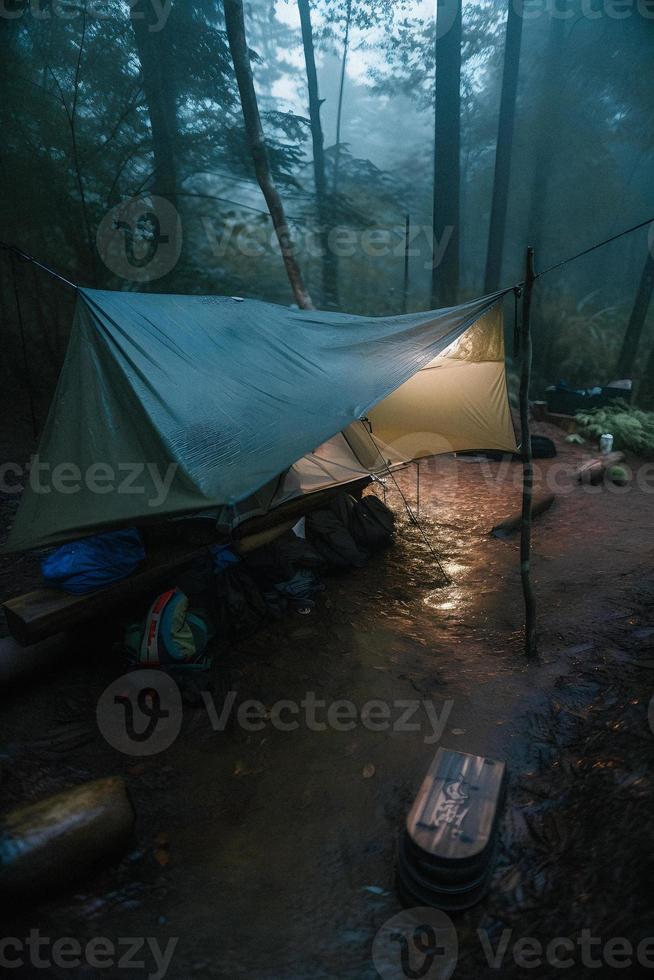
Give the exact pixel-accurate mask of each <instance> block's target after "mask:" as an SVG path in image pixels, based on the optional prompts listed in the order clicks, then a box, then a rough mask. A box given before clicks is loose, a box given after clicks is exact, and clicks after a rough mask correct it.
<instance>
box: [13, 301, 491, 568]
mask: <svg viewBox="0 0 654 980" xmlns="http://www.w3.org/2000/svg"><path fill="white" fill-rule="evenodd" d="M497 301H498V296H495V297H486V298H484V299H479V300H475V301H474V302H470V303H467V304H464V305H462V306H459V307H457V308H454V309H450V310H441V311H437V312H429V313H416V314H408V315H406V316H396V317H383V318H381V317H358V316H348V315H345V314H338V313H317V312H304V311H298V310H290V309H287V308H285V307H280V306H274V305H272V304H269V303H262V302H258V301H256V300H238V299H235V298H229V297H213V296H168V295H153V294H140V293H130V292H104V291H96V290H80V294H79V301H78V306H77V312H76V316H75V322H74V325H73V331H72V335H71V339H70V344H69V348H68V352H67V355H66V359H65V363H64V366H63V370H62V373H61V377H60V380H59V384H58V387H57V391H56V393H55V397H54V400H53V404H52V407H51V410H50V413H49V416H48V420H47V423H46V426H45V430H44V432H43V436H42V438H41V442H40V447H39V450H38V459H37V461H36V463H35V465H33V467H32V471H31V476H30V480H29V481H28V485H27V487H26V489H25V492H24V494H23V498H22V500H21V504H20V508H19V512H18V515H17V518H16V521H15V524H14V526H13V528H12V531H11V534H10V538H9V541H8V544H7V548H6V549H5V550H9V551H16V550H26V549H29V548H36V547H40V546H45V545H51V544H55V543H58V542H61V541H65V540H70V539H71V538H75V537H81V536H83V535H84V534H90V533H93V532H94V531H96V530H98V529H105V528H108V527H112V526H114V527H115V526H120V525H125V524H127V523H138V521H139V520H142V519H143V518H152V517H156V516H159V517H162V516H164V515H174V514H183V513H191V512H194V511H198V510H205V509H207V508H209V507H213V506H216V505H225V504H226V505H230V504H234V503H236V502H238V501H240V500H243V499H244V498H246V497H248V496H249V495H250V494H252V493H254V492H255V491H256V490H257V489H259V488H260V487H263V486H264V485H265V484H266V483H268V482H269V481H270V480H272V479H273V478H275V477H276V476H278V475H279V474H281V473H283V472H284V470H286V469H287V468H288V467H289V466H291V465H292V464H293V463H295V462H296V461H297V460H299V459H300V458H301V457H302V456H304V455H305V454H306V453H308V452H310V451H312V450H314V449H316V447H318V446H320V445H321V444H322V443H324V442H325V441H326V440H328V439H330V438H331V437H332V436H334V435H335V434H336V433H338V432H340V431H342V430H343V429H345V428H346V427H347V426H348V425H350V423H352V422H354V421H355V420H357V419H359V418H360V417H361V416H362V415H365V414H366V413H367V412H368V411H369V410H370V409H371V408H372V407H373V406H375V405H377V404H378V403H379V402H380V401H382V400H383V399H384V398H385V397H386V396H387V395H389V394H390V393H391V392H393V391H395V390H396V389H397V388H399V387H400V385H402V384H403V382H405V381H407V379H409V378H411V377H413V376H414V375H415V374H416V373H417V372H418V371H420V370H421V369H422V368H423V367H425V366H426V365H427V364H429V363H430V362H431V361H432V360H433V359H434V358H435V357H436V356H437V355H438V354H439V353H440V352H441V351H443V350H444V349H445V348H446V347H447V346H448V345H450V344H451V343H452V342H453V341H455V340H456V339H457V338H458V337H460V336H461V335H462V334H463V333H464V332H465V331H466V329H467V328H468V327H469V326H470V325H471V324H473V323H475V322H476V321H477V320H478V319H479V318H480V317H481V316H483V315H484V314H485V313H486V312H487V311H488V310H489V309H491V308H492V306H493V305H494V304H495V303H497ZM479 448H482V447H479Z"/></svg>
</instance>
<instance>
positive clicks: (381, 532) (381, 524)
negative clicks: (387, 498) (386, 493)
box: [351, 494, 395, 551]
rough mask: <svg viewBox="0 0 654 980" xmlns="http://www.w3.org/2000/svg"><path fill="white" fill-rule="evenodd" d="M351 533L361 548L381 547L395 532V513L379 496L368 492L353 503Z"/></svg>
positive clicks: (371, 549) (370, 549)
mask: <svg viewBox="0 0 654 980" xmlns="http://www.w3.org/2000/svg"><path fill="white" fill-rule="evenodd" d="M351 529H352V535H353V537H354V540H355V541H356V543H357V544H358V545H359V547H361V548H366V549H367V550H368V551H373V550H374V549H375V548H382V547H383V546H384V545H386V544H388V542H389V541H390V540H391V538H392V537H393V534H394V532H395V514H394V513H393V511H392V510H390V508H388V507H387V506H386V504H385V503H383V501H381V500H380V499H379V497H375V496H374V494H369V495H368V496H366V497H362V498H361V500H360V501H359V502H358V503H355V505H354V510H353V513H352V522H351Z"/></svg>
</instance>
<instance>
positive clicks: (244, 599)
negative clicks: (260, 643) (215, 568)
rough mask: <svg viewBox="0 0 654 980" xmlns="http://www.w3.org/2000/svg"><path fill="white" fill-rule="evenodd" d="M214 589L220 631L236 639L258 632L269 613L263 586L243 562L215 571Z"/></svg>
mask: <svg viewBox="0 0 654 980" xmlns="http://www.w3.org/2000/svg"><path fill="white" fill-rule="evenodd" d="M212 592H213V603H212V606H213V610H212V611H213V613H214V617H215V620H216V623H217V624H218V626H219V628H220V632H221V633H223V634H225V635H226V636H227V637H228V638H229V639H230V640H232V641H235V640H240V639H243V638H244V637H246V636H251V635H252V634H253V633H256V631H257V630H258V629H259V627H260V626H261V624H262V623H263V621H264V620H265V619H266V618H267V616H268V607H267V605H266V602H265V600H264V598H263V595H262V594H261V591H260V589H259V587H258V585H257V583H256V582H255V581H254V579H253V578H252V577H251V576H250V575H249V574H248V573H247V572H246V571H245V569H244V568H243V567H242V564H239V565H234V566H233V567H231V568H227V569H225V571H224V572H221V573H220V574H219V575H215V576H214V580H213V584H212Z"/></svg>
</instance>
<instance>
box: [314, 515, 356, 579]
mask: <svg viewBox="0 0 654 980" xmlns="http://www.w3.org/2000/svg"><path fill="white" fill-rule="evenodd" d="M306 529H307V538H308V539H309V541H310V542H311V544H312V545H313V547H314V548H315V549H316V551H317V552H318V553H319V554H320V555H321V556H322V557H323V558H324V560H325V562H326V563H327V565H329V566H330V567H331V568H352V567H354V568H361V566H362V565H365V563H366V560H367V558H368V555H367V554H366V552H365V551H363V549H362V548H360V547H359V546H358V545H357V543H356V541H355V540H354V538H353V537H352V535H351V534H350V532H349V530H348V529H347V527H346V526H345V525H344V524H343V522H342V521H341V520H340V518H339V517H338V516H337V515H336V514H335V513H334V511H333V510H315V511H314V512H313V513H312V514H308V515H307V520H306Z"/></svg>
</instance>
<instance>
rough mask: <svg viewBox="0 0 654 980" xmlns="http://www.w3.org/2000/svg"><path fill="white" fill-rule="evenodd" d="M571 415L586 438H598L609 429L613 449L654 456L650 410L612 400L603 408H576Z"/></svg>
mask: <svg viewBox="0 0 654 980" xmlns="http://www.w3.org/2000/svg"><path fill="white" fill-rule="evenodd" d="M575 418H576V419H577V424H578V425H579V428H580V429H581V432H582V435H584V436H586V437H588V438H589V439H590V438H594V439H599V438H600V436H601V435H603V434H604V433H605V432H610V433H611V434H612V435H613V440H614V445H615V448H616V449H621V450H624V451H625V452H632V453H636V454H637V455H638V456H648V457H649V456H654V412H644V411H642V410H641V409H639V408H634V407H633V406H632V405H627V403H626V402H623V401H615V402H612V403H611V404H610V405H605V406H604V407H603V408H594V409H592V410H591V411H589V412H577V414H576V416H575Z"/></svg>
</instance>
